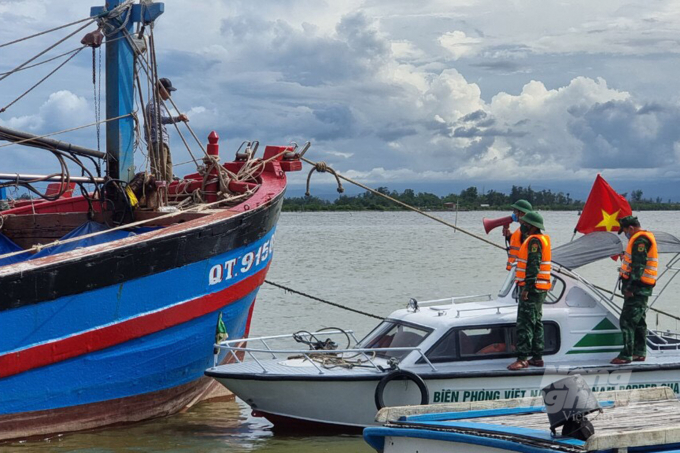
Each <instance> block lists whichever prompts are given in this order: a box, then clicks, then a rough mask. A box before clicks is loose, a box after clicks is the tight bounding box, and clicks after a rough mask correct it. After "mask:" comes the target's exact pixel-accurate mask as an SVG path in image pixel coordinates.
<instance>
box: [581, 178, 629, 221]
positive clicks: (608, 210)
mask: <svg viewBox="0 0 680 453" xmlns="http://www.w3.org/2000/svg"><path fill="white" fill-rule="evenodd" d="M632 214H633V211H632V209H630V205H629V204H628V201H626V199H625V198H624V197H622V196H621V195H619V194H618V193H616V192H615V191H614V189H612V188H611V186H610V185H609V184H607V181H605V180H604V178H603V177H602V176H600V175H599V174H598V175H597V178H595V183H594V184H593V188H592V189H590V195H588V200H586V204H585V206H584V207H583V212H582V213H581V217H579V219H578V223H577V224H576V228H575V229H574V232H577V231H579V232H581V233H583V234H588V233H592V232H593V231H619V228H620V224H619V219H620V218H622V217H625V216H627V215H632Z"/></svg>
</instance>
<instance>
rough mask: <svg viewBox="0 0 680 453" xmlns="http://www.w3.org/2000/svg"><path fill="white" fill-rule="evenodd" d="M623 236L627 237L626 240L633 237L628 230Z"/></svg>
mask: <svg viewBox="0 0 680 453" xmlns="http://www.w3.org/2000/svg"><path fill="white" fill-rule="evenodd" d="M623 234H625V235H626V238H628V239H630V238H631V237H632V236H633V235H632V234H630V233H629V232H628V230H626V231H624V232H623Z"/></svg>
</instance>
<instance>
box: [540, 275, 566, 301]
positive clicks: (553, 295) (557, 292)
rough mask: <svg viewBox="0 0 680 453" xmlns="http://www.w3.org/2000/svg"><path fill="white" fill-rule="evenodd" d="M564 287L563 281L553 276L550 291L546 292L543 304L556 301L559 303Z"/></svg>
mask: <svg viewBox="0 0 680 453" xmlns="http://www.w3.org/2000/svg"><path fill="white" fill-rule="evenodd" d="M564 287H565V284H564V281H563V280H562V279H561V278H557V277H555V276H554V275H553V279H552V285H551V287H550V291H548V294H547V295H546V296H545V302H544V304H554V303H557V301H559V300H560V299H561V298H562V295H563V294H564Z"/></svg>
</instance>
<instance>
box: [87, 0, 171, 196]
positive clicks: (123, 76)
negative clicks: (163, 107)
mask: <svg viewBox="0 0 680 453" xmlns="http://www.w3.org/2000/svg"><path fill="white" fill-rule="evenodd" d="M127 1H128V0H107V1H106V6H103V7H102V6H94V7H92V9H91V10H90V15H91V16H92V17H101V18H103V19H105V20H106V21H107V23H109V24H111V25H113V26H115V28H114V30H117V31H116V32H115V33H113V34H109V33H110V32H111V30H107V29H106V28H105V29H104V30H103V31H104V33H105V34H106V119H107V120H109V119H111V118H117V117H120V116H124V115H129V114H130V113H132V110H133V108H134V92H133V88H134V84H133V83H134V82H133V81H134V65H135V53H134V50H133V48H132V46H131V44H130V42H129V41H128V39H127V38H126V37H132V36H133V34H134V25H135V23H138V22H142V23H143V24H144V25H147V24H149V23H151V22H153V21H154V20H156V18H158V17H159V16H160V15H161V14H163V11H164V4H163V3H151V2H143V3H142V4H139V5H138V4H135V5H131V7H130V8H128V9H126V10H124V12H123V14H122V15H120V16H119V17H116V18H108V17H107V13H108V12H109V11H112V10H113V9H114V8H116V7H117V6H119V5H122V4H124V3H126V2H127ZM134 143H135V136H134V121H133V118H132V117H131V116H126V117H125V118H121V119H118V120H113V121H108V122H107V123H106V154H107V156H106V162H107V164H106V173H107V175H108V176H109V177H111V178H113V179H120V180H123V181H126V182H129V181H130V180H132V178H133V177H134V175H135V167H134V166H135V159H134Z"/></svg>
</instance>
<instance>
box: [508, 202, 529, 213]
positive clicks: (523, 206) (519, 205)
mask: <svg viewBox="0 0 680 453" xmlns="http://www.w3.org/2000/svg"><path fill="white" fill-rule="evenodd" d="M510 207H511V208H513V209H517V210H518V211H522V212H523V213H525V214H526V213H528V212H531V211H533V210H534V208H533V207H532V206H531V203H529V202H528V201H526V200H517V201H515V202H514V203H513V204H511V205H510Z"/></svg>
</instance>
